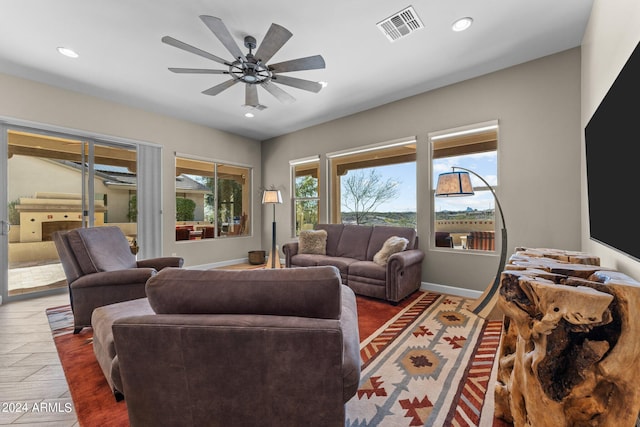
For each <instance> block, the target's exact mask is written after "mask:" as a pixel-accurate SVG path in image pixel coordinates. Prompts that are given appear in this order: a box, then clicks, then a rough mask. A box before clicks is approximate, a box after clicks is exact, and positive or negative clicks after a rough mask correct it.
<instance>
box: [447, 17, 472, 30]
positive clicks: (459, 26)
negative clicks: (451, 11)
mask: <svg viewBox="0 0 640 427" xmlns="http://www.w3.org/2000/svg"><path fill="white" fill-rule="evenodd" d="M472 23H473V18H470V17H468V16H466V17H464V18H460V19H458V20H457V21H456V22H454V23H453V25H452V26H451V29H452V30H453V31H464V30H466V29H467V28H469V27H470V26H471V24H472Z"/></svg>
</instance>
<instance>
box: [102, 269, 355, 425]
mask: <svg viewBox="0 0 640 427" xmlns="http://www.w3.org/2000/svg"><path fill="white" fill-rule="evenodd" d="M146 290H147V296H148V298H147V299H142V300H138V301H129V302H128V303H121V304H113V305H111V306H106V307H102V308H99V309H97V310H96V311H95V312H94V316H93V320H94V321H95V325H94V330H95V334H94V339H97V340H98V341H99V344H100V347H101V348H103V349H107V348H108V347H113V348H115V350H116V353H117V356H116V358H117V364H118V365H119V366H118V368H117V369H116V370H114V371H113V372H117V373H118V374H119V375H120V376H121V377H122V378H121V379H122V381H121V382H122V386H123V390H122V391H123V392H124V398H125V400H126V403H127V410H128V413H129V421H130V424H131V426H132V427H135V426H176V425H180V426H204V425H206V426H257V425H261V426H285V425H291V426H293V425H295V426H302V425H311V424H313V425H318V426H320V425H322V426H343V425H344V417H345V409H344V404H345V403H346V402H347V401H348V400H349V399H350V398H351V397H352V396H353V395H354V394H355V393H356V390H357V388H358V385H359V381H360V364H361V363H360V351H359V341H360V340H359V333H358V321H357V308H356V300H355V295H354V293H353V291H351V289H349V288H348V287H346V286H343V285H342V284H341V282H340V276H339V273H338V270H337V269H336V268H334V267H329V266H325V267H317V268H312V269H277V270H185V269H175V268H169V269H164V270H162V271H161V272H159V273H158V274H157V275H155V276H154V277H152V278H151V279H150V280H149V281H148V282H147V289H146ZM147 302H148V307H143V306H144V305H145V304H146V303H147ZM141 304H142V306H141ZM118 306H121V307H124V309H121V307H118ZM127 308H128V309H130V310H132V311H131V312H130V313H129V314H128V315H127V313H126V311H127ZM109 331H112V333H113V335H112V336H111V337H110V336H109ZM109 339H112V340H114V343H115V347H114V346H113V345H109V344H108V343H107V342H104V341H105V340H109Z"/></svg>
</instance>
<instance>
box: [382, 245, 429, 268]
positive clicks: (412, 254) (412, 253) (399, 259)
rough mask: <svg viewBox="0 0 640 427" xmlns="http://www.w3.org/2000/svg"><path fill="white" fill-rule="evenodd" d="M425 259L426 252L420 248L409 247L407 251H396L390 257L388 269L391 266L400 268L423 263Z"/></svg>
mask: <svg viewBox="0 0 640 427" xmlns="http://www.w3.org/2000/svg"><path fill="white" fill-rule="evenodd" d="M423 259H424V252H422V251H421V250H420V249H409V250H407V251H402V252H396V253H395V254H392V255H391V256H390V257H389V260H388V261H387V271H389V268H391V269H392V271H393V270H400V269H403V268H406V267H409V266H411V265H413V264H418V263H421V262H422V260H423Z"/></svg>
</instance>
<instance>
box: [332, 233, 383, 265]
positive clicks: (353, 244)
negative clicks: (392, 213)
mask: <svg viewBox="0 0 640 427" xmlns="http://www.w3.org/2000/svg"><path fill="white" fill-rule="evenodd" d="M372 230H373V227H371V226H365V225H345V226H344V230H342V235H341V236H340V243H339V244H338V253H337V256H339V257H344V258H354V259H357V260H360V261H364V260H365V259H366V257H367V247H368V245H369V238H370V237H371V231H372ZM380 246H382V244H381V245H380Z"/></svg>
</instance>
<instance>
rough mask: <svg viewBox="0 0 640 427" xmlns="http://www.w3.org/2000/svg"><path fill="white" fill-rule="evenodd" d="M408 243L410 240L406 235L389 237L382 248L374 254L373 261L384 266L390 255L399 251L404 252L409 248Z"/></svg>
mask: <svg viewBox="0 0 640 427" xmlns="http://www.w3.org/2000/svg"><path fill="white" fill-rule="evenodd" d="M408 244H409V240H407V239H405V238H404V237H398V236H391V237H389V238H388V239H387V240H385V242H384V244H383V245H382V249H380V250H379V251H378V252H376V254H375V255H374V256H373V262H375V263H376V264H378V265H382V266H384V265H387V261H389V257H390V256H391V255H393V254H395V253H397V252H402V251H404V250H405V249H407V245H408Z"/></svg>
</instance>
